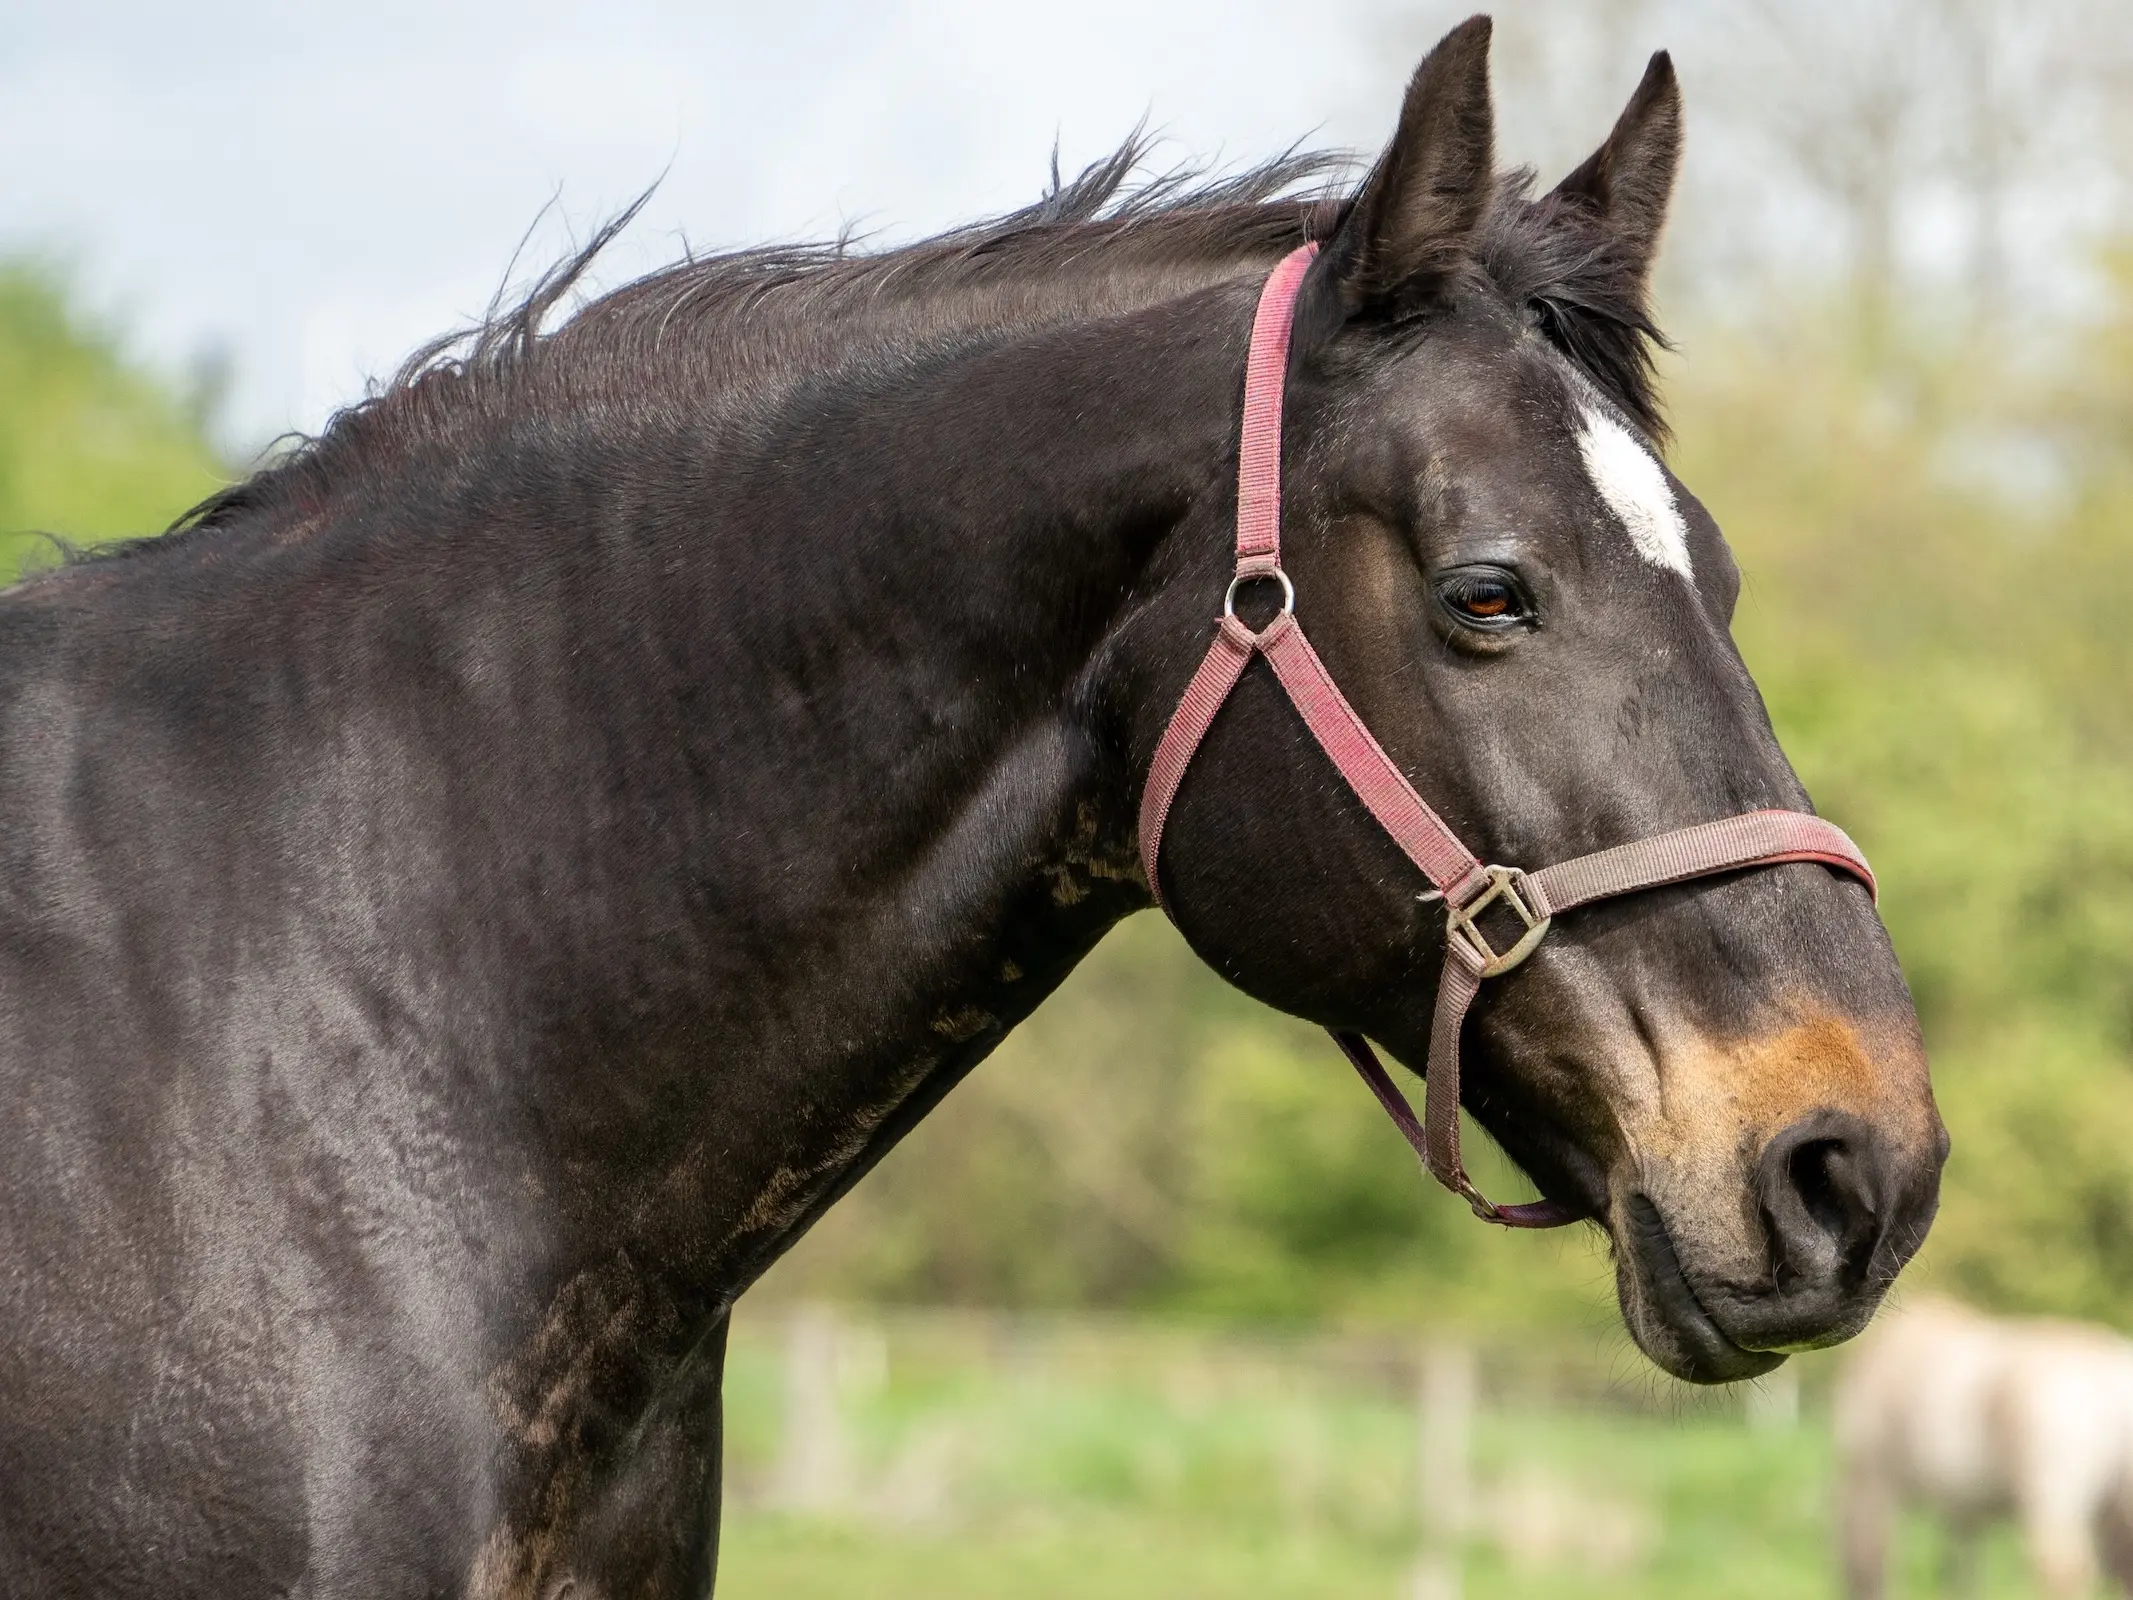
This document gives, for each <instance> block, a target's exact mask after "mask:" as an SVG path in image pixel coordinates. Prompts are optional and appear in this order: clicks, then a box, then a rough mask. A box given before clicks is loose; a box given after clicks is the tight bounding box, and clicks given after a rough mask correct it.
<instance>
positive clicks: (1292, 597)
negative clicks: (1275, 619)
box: [1222, 567, 1296, 617]
mask: <svg viewBox="0 0 2133 1600" xmlns="http://www.w3.org/2000/svg"><path fill="white" fill-rule="evenodd" d="M1267 578H1271V579H1273V581H1274V582H1276V583H1278V584H1280V585H1281V614H1282V615H1283V616H1285V617H1287V616H1293V615H1295V612H1296V585H1295V584H1293V583H1291V582H1289V575H1288V574H1287V573H1286V572H1283V571H1282V570H1281V568H1279V567H1275V568H1274V569H1273V570H1272V571H1269V572H1240V573H1238V574H1237V575H1236V576H1235V577H1234V578H1232V579H1230V580H1229V588H1228V589H1227V590H1225V591H1224V593H1223V595H1222V615H1224V616H1225V617H1234V616H1236V614H1237V591H1238V590H1239V589H1240V588H1242V587H1243V586H1244V585H1245V584H1247V583H1258V582H1260V581H1261V580H1263V579H1267Z"/></svg>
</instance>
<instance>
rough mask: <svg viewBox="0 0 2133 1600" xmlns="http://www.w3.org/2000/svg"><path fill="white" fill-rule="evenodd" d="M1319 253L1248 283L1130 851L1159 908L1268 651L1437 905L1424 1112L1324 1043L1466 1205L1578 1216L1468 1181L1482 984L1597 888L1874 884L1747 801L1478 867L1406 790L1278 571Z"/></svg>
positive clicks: (1811, 831)
mask: <svg viewBox="0 0 2133 1600" xmlns="http://www.w3.org/2000/svg"><path fill="white" fill-rule="evenodd" d="M1317 253H1318V246H1317V245H1315V244H1307V245H1305V246H1303V247H1302V248H1301V249H1298V250H1295V251H1292V252H1291V253H1290V254H1288V255H1287V256H1284V257H1283V258H1282V260H1281V263H1280V264H1279V265H1278V266H1276V267H1275V268H1274V271H1273V273H1272V275H1271V276H1269V277H1268V279H1267V281H1266V286H1265V287H1264V288H1263V289H1262V290H1261V291H1260V293H1259V309H1258V311H1257V313H1256V314H1255V315H1254V317H1253V319H1252V345H1251V354H1250V356H1249V357H1248V358H1247V360H1246V364H1245V376H1244V424H1243V432H1242V440H1241V446H1240V450H1239V463H1238V472H1237V571H1236V576H1235V577H1233V578H1232V579H1231V580H1230V586H1229V592H1228V593H1227V594H1226V595H1225V596H1224V598H1223V603H1222V617H1221V620H1220V622H1219V623H1218V625H1217V627H1216V631H1215V639H1214V643H1213V644H1212V645H1210V646H1209V647H1208V651H1207V658H1206V659H1205V660H1204V661H1202V662H1201V663H1200V669H1199V671H1197V672H1195V673H1194V674H1193V676H1192V682H1191V683H1189V684H1187V685H1186V688H1185V694H1184V697H1183V698H1182V699H1181V700H1180V701H1179V702H1178V708H1177V710H1176V711H1175V712H1173V713H1172V715H1171V718H1170V726H1169V727H1167V728H1166V729H1164V731H1163V737H1162V741H1161V743H1159V744H1158V745H1157V746H1156V750H1155V760H1154V762H1153V763H1152V764H1151V765H1150V767H1149V769H1148V782H1147V786H1146V787H1145V788H1144V789H1143V791H1142V793H1141V815H1140V833H1141V864H1142V866H1143V867H1144V868H1145V869H1146V872H1147V875H1148V887H1149V889H1150V890H1151V891H1152V892H1153V893H1154V895H1155V898H1156V903H1157V904H1158V905H1161V906H1163V909H1164V910H1165V912H1166V913H1167V912H1168V911H1169V909H1170V908H1169V905H1168V904H1167V902H1165V901H1164V899H1163V889H1162V880H1161V878H1159V877H1158V876H1157V872H1156V868H1157V860H1158V855H1157V852H1158V851H1159V850H1160V849H1161V847H1162V842H1163V822H1164V819H1165V818H1166V817H1168V815H1169V814H1170V806H1171V802H1172V801H1173V800H1175V799H1176V798H1177V793H1178V786H1179V784H1181V783H1182V782H1183V781H1184V778H1185V769H1186V768H1187V767H1189V766H1190V765H1191V764H1192V758H1193V754H1194V752H1195V751H1197V750H1198V749H1199V748H1200V742H1201V740H1203V739H1204V738H1206V737H1207V730H1208V729H1209V728H1210V727H1211V726H1212V725H1213V724H1214V720H1215V713H1216V712H1218V711H1220V710H1221V709H1222V705H1223V702H1224V701H1226V700H1227V699H1228V698H1229V695H1230V691H1231V690H1232V689H1234V688H1236V686H1237V681H1238V680H1239V679H1240V678H1242V677H1243V676H1244V670H1245V668H1246V667H1248V666H1250V665H1251V662H1252V658H1253V657H1254V656H1263V657H1265V658H1266V662H1267V665H1269V666H1270V667H1272V668H1273V669H1274V676H1275V678H1276V680H1277V681H1278V682H1279V683H1280V684H1281V687H1282V689H1283V690H1284V691H1285V692H1286V693H1287V694H1288V697H1289V703H1290V704H1291V705H1293V706H1295V708H1296V711H1297V714H1298V715H1299V716H1301V717H1302V718H1303V720H1304V726H1306V727H1307V728H1309V729H1310V730H1311V734H1312V736H1313V737H1314V738H1315V739H1317V741H1318V745H1319V748H1320V749H1322V750H1324V751H1325V753H1326V755H1327V757H1328V758H1329V759H1330V760H1331V761H1332V762H1333V765H1334V766H1335V767H1336V768H1337V769H1338V770H1339V772H1340V775H1341V776H1342V777H1343V778H1344V779H1346V780H1347V783H1348V787H1349V788H1351V789H1353V790H1354V791H1355V793H1356V797H1357V798H1358V799H1360V800H1361V801H1362V802H1363V804H1364V806H1365V807H1366V808H1368V810H1369V812H1370V814H1371V815H1372V816H1373V817H1375V818H1377V820H1378V825H1379V826H1380V827H1382V828H1383V829H1384V830H1385V831H1386V832H1387V833H1389V834H1390V835H1392V838H1393V842H1394V843H1396V844H1397V845H1399V847H1400V849H1401V850H1402V851H1404V852H1405V853H1406V855H1407V858H1408V859H1409V860H1410V861H1412V862H1413V863H1414V864H1415V865H1416V867H1418V868H1419V869H1420V870H1421V872H1422V875H1423V876H1424V877H1425V878H1427V879H1428V880H1429V881H1430V884H1431V892H1430V894H1429V895H1428V896H1426V897H1425V898H1429V899H1439V898H1441V899H1442V900H1443V902H1444V908H1445V940H1444V975H1443V977H1442V979H1441V980H1440V981H1439V983H1438V986H1437V1009H1436V1013H1435V1015H1434V1016H1433V1017H1432V1018H1431V1021H1430V1030H1429V1060H1428V1062H1427V1065H1426V1069H1425V1072H1424V1074H1423V1079H1424V1081H1423V1103H1422V1110H1423V1116H1422V1120H1421V1121H1419V1122H1418V1121H1417V1120H1416V1118H1415V1113H1414V1109H1413V1108H1412V1107H1411V1106H1410V1105H1409V1104H1408V1103H1407V1099H1406V1097H1405V1096H1404V1095H1402V1094H1401V1093H1400V1091H1399V1089H1398V1087H1397V1086H1396V1085H1395V1084H1394V1083H1393V1081H1392V1079H1391V1077H1390V1076H1389V1075H1388V1074H1387V1073H1386V1071H1385V1067H1384V1064H1383V1063H1382V1062H1380V1061H1379V1060H1378V1058H1377V1054H1376V1052H1375V1051H1373V1050H1372V1049H1371V1047H1370V1042H1369V1041H1368V1040H1367V1039H1365V1038H1364V1037H1363V1036H1362V1035H1361V1034H1359V1033H1351V1032H1345V1031H1343V1030H1340V1029H1329V1030H1328V1031H1329V1032H1330V1033H1331V1034H1332V1035H1333V1040H1334V1043H1336V1044H1338V1045H1339V1046H1340V1047H1341V1051H1342V1053H1343V1054H1344V1055H1346V1056H1347V1058H1348V1060H1349V1061H1350V1062H1351V1063H1353V1064H1354V1067H1355V1070H1356V1071H1357V1072H1359V1073H1361V1074H1362V1077H1363V1081H1364V1082H1365V1083H1366V1084H1368V1085H1369V1086H1370V1091H1371V1093H1372V1094H1374V1095H1376V1096H1377V1098H1378V1102H1379V1104H1381V1105H1383V1106H1384V1108H1385V1110H1386V1112H1387V1114H1388V1115H1390V1116H1391V1118H1392V1120H1393V1121H1394V1123H1396V1124H1397V1125H1398V1126H1399V1129H1400V1132H1401V1133H1402V1134H1403V1135H1404V1136H1405V1137H1406V1139H1407V1142H1408V1143H1409V1144H1410V1145H1411V1146H1413V1147H1414V1151H1415V1153H1416V1154H1417V1155H1418V1156H1420V1157H1421V1158H1422V1164H1423V1166H1424V1167H1426V1168H1427V1169H1428V1170H1429V1172H1430V1173H1431V1174H1432V1175H1433V1176H1434V1177H1435V1178H1436V1179H1437V1181H1438V1182H1439V1183H1442V1184H1443V1185H1444V1186H1445V1187H1446V1188H1448V1189H1450V1190H1451V1191H1452V1192H1453V1193H1455V1194H1458V1195H1460V1196H1463V1197H1464V1198H1465V1200H1466V1202H1467V1204H1468V1205H1470V1206H1471V1207H1473V1209H1474V1214H1475V1215H1476V1216H1478V1217H1480V1218H1482V1219H1483V1220H1484V1221H1487V1222H1496V1223H1501V1224H1503V1225H1504V1226H1505V1227H1511V1228H1554V1227H1560V1226H1562V1225H1563V1224H1565V1223H1569V1222H1575V1221H1577V1220H1579V1218H1580V1217H1581V1215H1582V1213H1580V1212H1578V1211H1576V1210H1573V1209H1572V1208H1571V1207H1569V1206H1566V1205H1563V1204H1561V1203H1559V1202H1557V1201H1553V1200H1539V1201H1534V1202H1532V1203H1530V1204H1527V1205H1511V1206H1499V1205H1496V1204H1494V1203H1493V1202H1492V1201H1490V1200H1489V1199H1488V1198H1487V1197H1485V1196H1484V1195H1483V1194H1482V1193H1481V1191H1480V1190H1479V1189H1477V1188H1475V1187H1474V1183H1473V1180H1472V1179H1471V1178H1469V1177H1468V1176H1467V1175H1466V1168H1465V1167H1464V1166H1463V1165H1462V1164H1461V1161H1460V1157H1459V1030H1460V1026H1461V1024H1462V1023H1464V1022H1465V1020H1466V1013H1467V1008H1468V1007H1469V1006H1470V1005H1472V1004H1473V1001H1474V996H1475V995H1476V994H1478V993H1479V992H1480V989H1481V984H1482V981H1483V980H1484V979H1487V978H1494V977H1498V976H1500V975H1501V974H1503V973H1506V972H1509V971H1510V970H1511V969H1512V968H1513V967H1515V966H1517V965H1518V964H1519V963H1520V962H1521V961H1523V960H1525V959H1526V957H1527V956H1529V955H1531V954H1532V953H1533V951H1534V949H1535V948H1536V947H1537V946H1538V945H1539V944H1540V942H1541V940H1542V939H1543V938H1545V937H1546V935H1547V932H1548V928H1549V925H1550V923H1551V922H1552V921H1553V919H1554V918H1555V917H1557V916H1559V915H1560V914H1561V913H1563V912H1565V911H1570V910H1573V909H1575V908H1576V907H1578V906H1582V905H1587V904H1589V903H1591V902H1592V901H1595V900H1607V899H1612V898H1613V897H1615V896H1617V895H1625V894H1635V893H1637V892H1638V891H1639V890H1643V889H1656V888H1659V887H1661V886H1663V885H1666V884H1672V883H1683V882H1686V881H1688V880H1689V879H1692V878H1702V877H1708V876H1709V875H1711V874H1713V873H1718V872H1733V871H1737V870H1739V869H1741V868H1743V867H1768V866H1775V865H1777V864H1778V863H1780V862H1785V861H1819V862H1822V863H1823V864H1824V865H1826V866H1830V867H1834V868H1836V869H1838V870H1839V871H1842V872H1848V873H1850V874H1851V875H1852V876H1853V877H1855V878H1857V879H1858V880H1859V881H1860V882H1861V883H1864V884H1865V885H1866V887H1867V889H1868V891H1869V892H1870V893H1871V892H1874V874H1873V872H1872V871H1871V870H1870V869H1869V868H1868V867H1867V864H1866V857H1865V856H1863V855H1861V854H1860V852H1859V847H1858V846H1857V845H1855V844H1853V843H1852V841H1851V839H1850V838H1849V837H1848V836H1847V835H1846V834H1845V832H1844V830H1843V829H1841V828H1839V827H1837V826H1836V825H1834V824H1833V823H1829V822H1825V821H1823V820H1822V819H1821V818H1820V817H1814V816H1809V815H1807V814H1806V813H1805V812H1799V811H1751V812H1748V813H1747V814H1745V815H1743V816H1736V817H1727V818H1725V819H1723V820H1721V821H1718V822H1705V823H1699V824H1698V825H1696V826H1695V827H1691V828H1677V829H1675V830H1673V831H1672V832H1670V833H1661V834H1655V835H1653V836H1652V837H1650V838H1648V839H1639V840H1636V841H1634V842H1633V843H1630V844H1620V845H1616V846H1615V847H1614V848H1612V849H1609V850H1600V851H1596V852H1594V853H1593V854H1591V855H1587V856H1579V857H1577V858H1576V859H1574V860H1571V861H1562V862H1558V863H1556V864H1555V865H1554V866H1552V867H1544V868H1542V869H1541V870H1539V871H1537V872H1524V871H1521V870H1520V869H1519V868H1517V867H1496V866H1484V865H1483V864H1482V863H1481V862H1480V860H1478V859H1477V858H1476V857H1475V856H1474V854H1473V853H1472V852H1471V851H1469V850H1468V849H1467V848H1466V846H1465V845H1463V844H1461V843H1460V842H1459V838H1458V836H1457V835H1456V834H1454V833H1453V832H1452V830H1451V829H1450V828H1448V827H1446V826H1445V824H1444V821H1443V819H1442V818H1440V817H1439V816H1438V815H1437V814H1436V812H1434V811H1432V810H1431V809H1430V808H1429V806H1428V805H1427V804H1426V803H1425V802H1424V801H1423V799H1422V797H1421V796H1420V795H1418V794H1417V793H1415V789H1414V785H1413V784H1411V783H1409V782H1408V781H1407V776H1406V774H1405V773H1403V772H1402V771H1401V770H1400V768H1399V767H1398V766H1397V765H1396V764H1395V763H1394V762H1393V759H1392V758H1391V757H1390V756H1388V755H1387V754H1386V753H1385V751H1384V748H1383V747H1382V746H1381V745H1380V744H1379V743H1378V742H1377V740H1376V739H1374V738H1372V737H1371V733H1370V730H1369V728H1367V727H1366V726H1364V723H1363V719H1362V718H1361V717H1359V716H1357V715H1356V711H1355V707H1353V706H1351V705H1350V704H1349V703H1348V699H1347V696H1345V695H1343V694H1342V693H1341V692H1340V689H1339V687H1338V686H1337V685H1336V684H1335V683H1334V681H1333V677H1332V674H1330V673H1329V672H1327V671H1326V664H1325V663H1324V662H1323V661H1321V660H1320V659H1319V656H1318V652H1317V651H1316V650H1314V649H1312V648H1311V642H1310V640H1308V639H1306V638H1305V637H1304V631H1303V627H1302V625H1301V624H1300V623H1298V622H1297V620H1296V590H1295V586H1294V585H1293V584H1291V583H1290V582H1289V579H1288V575H1287V574H1286V573H1284V572H1283V571H1282V570H1281V394H1282V385H1283V382H1284V380H1285V378H1286V376H1287V370H1288V359H1289V328H1290V324H1291V322H1292V320H1293V318H1294V315H1295V309H1296V295H1297V291H1298V290H1299V289H1301V288H1302V286H1303V280H1304V273H1305V271H1306V270H1307V269H1308V268H1309V267H1310V265H1311V259H1312V257H1313V256H1315V255H1316V254H1317ZM1259 578H1265V579H1271V580H1273V581H1275V582H1278V583H1279V584H1280V585H1281V593H1282V606H1281V612H1280V615H1278V616H1276V617H1275V618H1274V620H1273V621H1272V622H1270V623H1268V624H1267V625H1266V626H1265V627H1264V628H1261V629H1259V630H1258V631H1257V632H1254V631H1253V630H1252V629H1250V628H1248V627H1246V626H1245V625H1244V624H1243V623H1242V622H1240V621H1238V620H1237V615H1236V606H1235V601H1236V596H1237V591H1238V589H1239V588H1240V587H1242V586H1243V585H1244V584H1245V583H1247V582H1249V581H1251V580H1253V579H1259ZM1499 902H1500V903H1501V904H1503V905H1504V906H1506V907H1508V908H1509V909H1510V910H1511V911H1512V913H1514V914H1515V915H1516V917H1517V918H1518V920H1519V921H1520V922H1521V923H1523V924H1524V928H1523V932H1522V933H1521V935H1520V937H1519V938H1518V939H1517V941H1516V942H1515V943H1514V944H1512V946H1511V947H1510V948H1509V949H1508V950H1503V951H1498V950H1497V949H1495V948H1494V947H1493V946H1492V945H1491V944H1490V943H1489V941H1488V939H1487V938H1486V936H1484V934H1483V933H1482V930H1481V928H1480V927H1479V925H1478V924H1477V923H1476V921H1475V919H1476V918H1477V917H1478V916H1479V915H1480V914H1481V912H1482V911H1483V910H1484V909H1485V908H1487V907H1489V906H1492V905H1495V904H1498V903H1499Z"/></svg>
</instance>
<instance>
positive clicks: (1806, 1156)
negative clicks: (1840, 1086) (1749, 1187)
mask: <svg viewBox="0 0 2133 1600" xmlns="http://www.w3.org/2000/svg"><path fill="white" fill-rule="evenodd" d="M1882 1166H1883V1162H1882V1160H1881V1156H1880V1146H1879V1142H1878V1141H1877V1140H1876V1139H1875V1137H1874V1135H1873V1134H1872V1132H1871V1131H1870V1130H1868V1129H1867V1128H1865V1127H1864V1126H1863V1125H1861V1124H1859V1123H1857V1122H1856V1121H1855V1120H1854V1119H1852V1118H1849V1117H1840V1116H1837V1115H1834V1114H1830V1113H1823V1114H1819V1115H1816V1116H1812V1117H1808V1118H1805V1119H1803V1120H1802V1121H1800V1122H1797V1123H1795V1124H1793V1126H1792V1127H1790V1128H1788V1129H1786V1130H1785V1131H1784V1132H1783V1133H1781V1134H1779V1135H1778V1136H1777V1137H1776V1138H1775V1139H1773V1140H1771V1141H1770V1144H1769V1146H1768V1147H1767V1148H1766V1149H1765V1150H1764V1152H1763V1157H1762V1161H1761V1162H1760V1169H1761V1170H1760V1172H1759V1175H1758V1176H1759V1179H1760V1181H1759V1182H1758V1184H1757V1188H1758V1190H1759V1191H1760V1193H1759V1198H1760V1202H1761V1208H1762V1213H1763V1225H1764V1228H1765V1230H1766V1231H1767V1233H1768V1236H1769V1240H1770V1254H1771V1268H1772V1271H1773V1273H1774V1275H1775V1277H1776V1279H1777V1286H1778V1288H1779V1289H1781V1290H1782V1289H1788V1288H1792V1287H1794V1286H1795V1285H1799V1284H1801V1283H1803V1282H1807V1283H1828V1282H1829V1281H1830V1280H1832V1279H1838V1280H1852V1279H1856V1278H1859V1277H1861V1276H1863V1275H1864V1274H1865V1272H1866V1269H1867V1265H1868V1263H1869V1261H1870V1260H1871V1259H1872V1257H1873V1254H1874V1248H1875V1246H1876V1245H1877V1244H1878V1243H1879V1241H1880V1237H1881V1232H1882V1228H1883V1218H1882V1205H1881V1195H1880V1191H1881V1187H1882V1185H1881V1181H1880V1179H1881V1169H1882Z"/></svg>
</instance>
